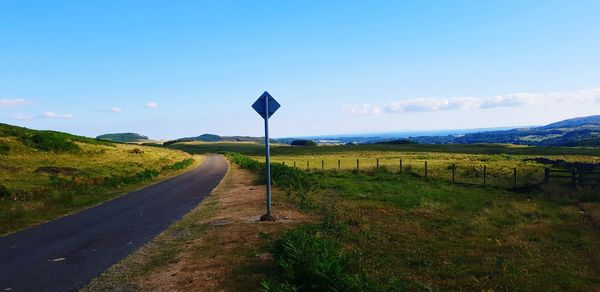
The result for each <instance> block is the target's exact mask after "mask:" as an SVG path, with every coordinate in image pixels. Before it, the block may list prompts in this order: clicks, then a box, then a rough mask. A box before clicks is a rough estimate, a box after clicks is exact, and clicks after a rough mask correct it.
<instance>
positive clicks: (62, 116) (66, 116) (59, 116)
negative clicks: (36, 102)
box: [40, 112, 73, 119]
mask: <svg viewBox="0 0 600 292" xmlns="http://www.w3.org/2000/svg"><path fill="white" fill-rule="evenodd" d="M40 117H41V118H46V119H71V118H73V115H72V114H59V113H55V112H45V113H43V114H41V115H40Z"/></svg>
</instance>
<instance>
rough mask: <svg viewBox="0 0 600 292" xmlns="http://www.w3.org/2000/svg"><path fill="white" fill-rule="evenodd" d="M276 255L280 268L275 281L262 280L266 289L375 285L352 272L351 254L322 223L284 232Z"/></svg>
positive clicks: (355, 288) (357, 288)
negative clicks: (321, 225)
mask: <svg viewBox="0 0 600 292" xmlns="http://www.w3.org/2000/svg"><path fill="white" fill-rule="evenodd" d="M273 255H274V258H275V262H276V264H277V269H278V270H279V273H278V275H279V278H278V279H276V280H275V281H263V283H261V285H262V287H263V289H264V290H266V291H373V290H378V289H377V287H376V285H375V284H374V283H373V281H371V280H370V279H368V277H366V276H365V275H363V274H359V273H353V272H352V271H351V266H352V265H351V263H350V256H349V254H347V253H345V252H344V251H343V250H342V248H341V246H340V244H339V243H338V242H337V241H336V240H335V239H333V238H329V237H326V236H324V235H322V232H321V227H320V226H319V225H306V226H303V227H300V228H297V229H293V230H289V231H286V232H284V234H283V236H282V238H281V239H280V240H279V241H278V242H277V243H276V245H275V248H274V251H273Z"/></svg>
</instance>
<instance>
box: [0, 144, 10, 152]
mask: <svg viewBox="0 0 600 292" xmlns="http://www.w3.org/2000/svg"><path fill="white" fill-rule="evenodd" d="M8 151H10V146H8V144H5V143H3V142H0V155H5V154H8Z"/></svg>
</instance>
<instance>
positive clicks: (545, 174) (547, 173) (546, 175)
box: [544, 167, 550, 184]
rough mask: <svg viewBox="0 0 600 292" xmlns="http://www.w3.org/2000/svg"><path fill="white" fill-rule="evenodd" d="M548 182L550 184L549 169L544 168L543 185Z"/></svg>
mask: <svg viewBox="0 0 600 292" xmlns="http://www.w3.org/2000/svg"><path fill="white" fill-rule="evenodd" d="M548 182H550V169H549V168H547V167H545V168H544V184H548Z"/></svg>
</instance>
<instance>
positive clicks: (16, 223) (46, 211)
mask: <svg viewBox="0 0 600 292" xmlns="http://www.w3.org/2000/svg"><path fill="white" fill-rule="evenodd" d="M0 140H1V141H3V142H4V143H5V144H7V145H9V147H10V150H9V152H8V153H7V154H5V155H2V159H1V160H0V184H2V185H3V186H4V187H5V188H6V189H7V190H8V194H6V195H4V196H2V198H0V234H4V233H7V232H11V231H15V230H18V229H21V228H24V227H27V226H31V225H35V224H38V223H41V222H44V221H47V220H50V219H52V218H56V217H57V216H60V215H64V214H67V213H70V212H73V211H76V210H79V209H81V208H85V207H88V206H92V205H95V204H98V203H100V202H103V201H106V200H108V199H110V198H114V197H115V196H118V195H120V194H123V193H126V192H128V191H131V190H135V189H136V188H139V187H141V186H143V185H147V184H148V183H151V182H153V181H157V180H160V179H162V178H165V177H168V176H172V175H174V174H176V173H179V172H181V171H182V170H183V169H185V168H188V167H189V166H190V165H191V164H194V165H197V164H198V163H199V162H200V160H201V158H197V159H196V160H194V161H186V159H190V158H192V156H191V155H190V154H187V153H185V152H182V151H176V150H170V149H164V148H157V147H145V146H139V145H128V144H110V145H102V144H88V143H80V142H75V143H76V144H77V145H78V146H79V147H80V148H81V150H79V151H77V152H74V153H71V152H59V153H53V152H46V151H40V150H36V149H34V148H31V147H28V146H26V145H24V144H23V143H21V142H20V141H19V140H18V139H16V138H14V137H2V138H0ZM135 149H139V150H140V151H141V152H143V153H135V152H139V151H134V150H135ZM184 161H185V162H184ZM48 168H50V170H47V169H48Z"/></svg>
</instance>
